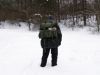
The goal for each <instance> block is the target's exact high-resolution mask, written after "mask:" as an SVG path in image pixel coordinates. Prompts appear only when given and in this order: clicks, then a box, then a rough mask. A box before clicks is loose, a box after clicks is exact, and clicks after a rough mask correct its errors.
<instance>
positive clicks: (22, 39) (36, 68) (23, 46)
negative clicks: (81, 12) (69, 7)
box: [0, 29, 100, 75]
mask: <svg viewBox="0 0 100 75" xmlns="http://www.w3.org/2000/svg"><path fill="white" fill-rule="evenodd" d="M62 34H63V39H62V45H61V46H60V47H59V57H58V66H56V67H51V54H50V55H49V58H48V63H47V66H46V67H44V68H41V67H40V62H41V56H42V48H41V46H40V39H39V38H38V31H37V32H31V31H23V30H19V29H0V75H100V71H99V70H100V35H98V34H91V33H89V32H86V31H84V30H80V31H71V30H67V31H62Z"/></svg>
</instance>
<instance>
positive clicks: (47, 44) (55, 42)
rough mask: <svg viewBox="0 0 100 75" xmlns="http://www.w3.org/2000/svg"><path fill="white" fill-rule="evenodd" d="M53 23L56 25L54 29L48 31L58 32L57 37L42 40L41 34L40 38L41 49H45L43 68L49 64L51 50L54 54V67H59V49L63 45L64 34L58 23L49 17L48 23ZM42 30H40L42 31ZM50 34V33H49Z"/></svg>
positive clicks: (42, 61)
mask: <svg viewBox="0 0 100 75" xmlns="http://www.w3.org/2000/svg"><path fill="white" fill-rule="evenodd" d="M48 22H51V23H52V24H54V27H53V28H47V30H57V37H55V38H41V34H40V32H39V38H40V39H41V47H42V48H43V55H42V60H41V65H40V66H41V67H45V66H46V63H47V58H48V55H49V52H50V50H51V54H52V61H51V62H52V66H57V57H58V47H59V46H60V45H61V40H62V33H61V30H60V28H59V26H58V24H57V22H55V23H54V19H53V18H52V16H48V19H47V21H46V23H48ZM41 30H42V29H41V28H40V31H41ZM48 34H49V33H48Z"/></svg>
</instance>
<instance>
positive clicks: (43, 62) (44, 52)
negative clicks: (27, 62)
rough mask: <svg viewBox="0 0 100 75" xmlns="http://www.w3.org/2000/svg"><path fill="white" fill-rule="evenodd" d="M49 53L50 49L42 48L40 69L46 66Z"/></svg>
mask: <svg viewBox="0 0 100 75" xmlns="http://www.w3.org/2000/svg"><path fill="white" fill-rule="evenodd" d="M49 52H50V48H44V49H43V56H42V61H41V67H45V66H46V63H47V58H48V55H49Z"/></svg>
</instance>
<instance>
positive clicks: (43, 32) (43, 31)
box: [39, 22, 58, 39]
mask: <svg viewBox="0 0 100 75" xmlns="http://www.w3.org/2000/svg"><path fill="white" fill-rule="evenodd" d="M57 37H58V36H57V29H56V27H55V23H52V22H46V23H42V24H41V25H40V33H39V38H41V39H43V38H57Z"/></svg>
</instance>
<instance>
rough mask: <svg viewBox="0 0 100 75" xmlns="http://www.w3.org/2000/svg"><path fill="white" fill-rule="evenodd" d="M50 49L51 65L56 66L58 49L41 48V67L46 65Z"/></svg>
mask: <svg viewBox="0 0 100 75" xmlns="http://www.w3.org/2000/svg"><path fill="white" fill-rule="evenodd" d="M50 49H51V54H52V65H57V56H58V48H43V56H42V61H41V66H45V65H46V63H47V58H48V55H49V52H50Z"/></svg>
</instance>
